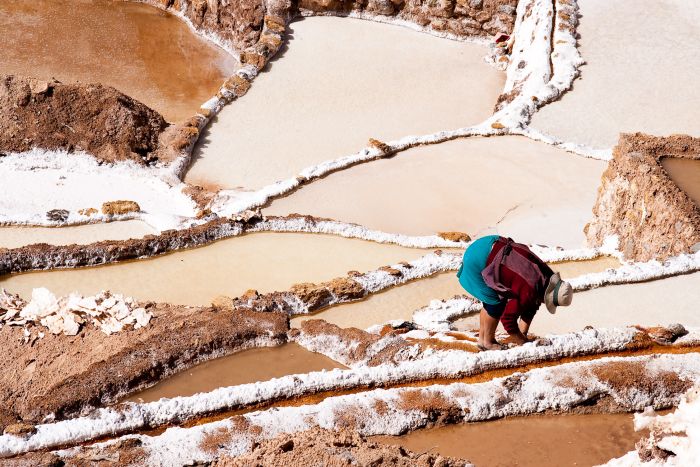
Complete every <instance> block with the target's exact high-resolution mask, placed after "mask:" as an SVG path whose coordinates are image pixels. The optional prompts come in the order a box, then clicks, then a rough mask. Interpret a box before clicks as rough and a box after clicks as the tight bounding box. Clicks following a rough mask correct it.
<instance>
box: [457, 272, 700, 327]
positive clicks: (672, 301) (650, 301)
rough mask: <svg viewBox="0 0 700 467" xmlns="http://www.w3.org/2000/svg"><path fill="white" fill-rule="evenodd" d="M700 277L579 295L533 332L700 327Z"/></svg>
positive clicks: (470, 321) (542, 314)
mask: <svg viewBox="0 0 700 467" xmlns="http://www.w3.org/2000/svg"><path fill="white" fill-rule="evenodd" d="M698 284H700V273H697V272H696V273H693V274H688V275H685V276H677V277H671V278H668V279H661V280H657V281H653V282H642V283H639V284H627V285H617V286H608V287H602V288H599V289H593V290H588V291H586V292H578V293H576V294H574V300H573V303H572V304H571V306H569V307H559V309H558V310H557V313H556V314H554V315H552V314H549V313H548V312H547V310H546V309H545V308H544V307H541V308H540V310H539V312H538V313H537V315H536V316H535V319H534V320H533V322H532V327H531V328H530V329H531V330H532V332H533V333H534V334H537V335H544V334H549V333H553V334H561V333H565V332H571V331H580V330H581V329H583V328H584V327H586V326H593V327H595V328H611V327H624V326H631V325H635V324H639V325H642V326H655V325H658V324H661V325H669V324H672V323H681V324H683V325H685V326H700V313H698V303H700V287H698ZM456 324H457V327H458V329H474V328H478V317H476V316H470V317H467V318H465V319H462V320H460V321H459V322H458V323H456Z"/></svg>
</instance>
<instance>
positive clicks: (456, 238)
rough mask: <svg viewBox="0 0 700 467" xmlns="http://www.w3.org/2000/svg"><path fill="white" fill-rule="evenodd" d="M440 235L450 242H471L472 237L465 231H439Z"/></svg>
mask: <svg viewBox="0 0 700 467" xmlns="http://www.w3.org/2000/svg"><path fill="white" fill-rule="evenodd" d="M438 237H440V238H443V239H445V240H447V241H450V242H463V243H466V242H469V241H471V239H472V238H471V237H470V236H469V235H468V234H466V233H464V232H438Z"/></svg>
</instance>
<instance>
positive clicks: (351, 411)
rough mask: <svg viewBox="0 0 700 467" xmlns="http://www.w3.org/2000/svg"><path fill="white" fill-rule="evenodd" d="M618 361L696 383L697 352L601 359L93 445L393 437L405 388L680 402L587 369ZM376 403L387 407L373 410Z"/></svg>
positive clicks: (417, 412) (514, 402)
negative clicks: (245, 426) (351, 423)
mask: <svg viewBox="0 0 700 467" xmlns="http://www.w3.org/2000/svg"><path fill="white" fill-rule="evenodd" d="M622 362H627V363H632V364H642V365H644V366H645V367H646V368H645V371H646V374H647V375H648V376H649V377H650V378H651V379H654V378H655V377H656V375H657V374H661V373H662V372H668V371H670V372H673V373H675V374H677V375H679V377H680V378H681V379H683V380H687V381H690V382H692V383H696V382H698V381H700V355H698V354H684V355H672V354H666V355H657V356H642V357H627V358H602V359H599V360H596V361H587V362H576V363H569V364H563V365H559V366H557V367H551V368H538V369H534V370H531V371H528V372H526V373H516V374H514V375H511V376H509V377H506V378H497V379H494V380H491V381H488V382H485V383H478V384H465V383H453V384H449V385H434V386H428V387H424V388H397V389H388V390H384V389H375V390H372V391H366V392H362V393H359V394H351V395H346V396H337V397H329V398H327V399H325V400H323V401H322V402H320V403H318V404H315V405H304V406H300V407H280V408H273V409H269V410H265V411H259V412H253V413H249V414H246V415H243V417H244V418H245V420H246V421H247V422H248V423H249V424H250V426H256V427H260V428H261V430H260V434H259V435H253V434H252V433H251V432H250V431H243V432H237V431H236V428H235V426H234V423H233V421H232V419H225V420H221V421H217V422H213V423H207V424H203V425H198V426H194V427H191V428H179V427H174V428H169V429H167V430H166V431H165V432H164V433H163V434H161V435H158V436H146V435H128V436H125V437H123V438H119V439H116V440H112V441H108V442H106V443H99V444H97V445H96V446H97V447H98V448H99V447H105V446H108V445H109V444H112V443H115V442H119V441H121V440H123V439H127V438H136V439H139V440H140V441H141V442H142V447H143V448H144V449H145V450H146V451H147V453H148V455H149V458H148V461H147V463H148V465H184V464H191V463H194V462H209V461H213V460H214V459H215V458H216V457H217V456H219V455H221V454H227V455H232V456H236V455H241V454H243V453H245V452H247V451H249V450H250V449H251V446H252V443H253V442H254V441H257V442H259V441H260V440H262V439H269V438H273V437H275V436H278V435H280V434H282V433H296V432H300V431H305V430H309V429H311V428H314V427H321V428H325V429H339V428H341V427H342V426H344V424H345V423H347V420H348V417H350V418H351V419H354V420H356V422H357V423H356V428H357V430H358V431H359V432H360V433H362V434H363V435H380V434H381V435H398V434H402V433H405V432H406V431H411V430H415V429H417V428H421V427H423V426H425V425H426V423H427V422H428V420H427V416H426V414H425V413H424V412H423V411H422V410H421V409H419V408H410V406H409V407H407V406H406V405H404V404H403V403H402V399H401V395H402V394H405V393H408V392H411V391H420V392H422V393H423V394H424V395H425V396H432V397H440V398H442V399H444V400H445V401H446V402H447V403H449V404H453V405H454V406H456V407H458V408H459V411H460V414H461V417H462V420H463V421H464V422H474V421H483V420H489V419H493V418H498V417H506V416H514V415H525V414H530V413H537V412H543V411H545V410H558V411H567V410H570V409H571V408H573V407H575V406H577V405H580V404H582V403H584V402H585V401H588V400H591V399H593V398H595V397H601V396H609V397H610V398H611V399H612V400H613V401H614V402H615V403H616V404H618V405H619V406H620V407H622V408H624V409H625V410H630V411H632V410H643V409H644V408H645V407H648V406H652V407H657V408H658V407H668V406H671V405H674V404H676V403H678V400H679V396H678V395H677V394H674V393H673V391H672V390H670V389H666V388H663V387H661V388H659V387H657V388H655V390H654V392H655V394H654V393H650V392H648V390H647V389H644V388H642V387H633V388H624V387H622V388H618V387H615V386H612V385H610V384H609V383H608V382H607V381H605V380H604V379H600V378H598V377H597V376H596V375H595V373H594V372H593V371H592V370H594V369H596V368H601V367H604V366H605V365H606V364H609V363H622ZM378 405H381V406H383V407H385V408H386V410H382V411H381V412H382V413H378V411H377V406H378ZM239 426H240V425H239ZM221 429H224V430H232V431H233V434H232V437H231V439H230V440H229V441H228V442H224V444H223V445H222V447H221V449H220V450H219V452H215V453H212V452H206V451H204V450H203V449H202V447H201V445H200V443H201V442H202V440H203V439H204V437H205V436H206V435H208V434H214V433H216V432H217V431H219V430H221ZM36 436H37V435H34V437H36ZM30 439H31V438H30ZM2 441H4V440H2ZM79 449H80V448H75V449H72V450H64V451H60V452H59V454H60V455H62V456H64V457H66V458H69V457H71V456H73V455H75V454H76V453H77V452H79Z"/></svg>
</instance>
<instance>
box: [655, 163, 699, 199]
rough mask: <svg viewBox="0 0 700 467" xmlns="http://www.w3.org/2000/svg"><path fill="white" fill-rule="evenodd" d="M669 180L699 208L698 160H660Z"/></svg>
mask: <svg viewBox="0 0 700 467" xmlns="http://www.w3.org/2000/svg"><path fill="white" fill-rule="evenodd" d="M661 165H663V167H664V169H666V172H668V174H669V176H670V177H671V180H673V181H674V182H676V185H678V187H679V188H680V189H681V190H683V191H685V192H686V193H687V194H688V196H690V199H692V200H693V201H694V202H695V204H697V205H698V206H700V160H692V159H676V158H671V157H669V158H664V159H662V160H661Z"/></svg>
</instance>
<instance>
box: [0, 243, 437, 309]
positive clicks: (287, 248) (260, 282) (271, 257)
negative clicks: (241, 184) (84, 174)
mask: <svg viewBox="0 0 700 467" xmlns="http://www.w3.org/2000/svg"><path fill="white" fill-rule="evenodd" d="M427 253H428V251H426V250H419V249H413V248H404V247H400V246H396V245H386V244H379V243H373V242H367V241H364V240H357V239H347V238H342V237H336V236H330V235H314V234H299V233H255V234H248V235H243V236H240V237H234V238H229V239H225V240H221V241H218V242H215V243H212V244H210V245H207V246H204V247H200V248H195V249H191V250H183V251H179V252H174V253H171V254H168V255H164V256H158V257H154V258H151V259H144V260H138V261H130V262H125V263H117V264H114V265H108V266H100V267H94V268H79V269H61V270H53V271H39V272H31V273H26V274H19V275H14V276H8V277H6V278H4V279H2V280H0V287H5V288H6V289H7V290H9V291H12V292H14V293H19V294H21V295H22V296H24V297H29V296H30V295H31V291H32V288H34V287H46V288H48V289H49V290H51V291H52V292H54V293H55V294H57V295H65V294H68V293H70V292H73V291H77V292H80V293H82V294H84V295H88V294H94V293H97V292H99V291H100V290H105V289H108V290H111V291H112V292H115V293H122V294H125V295H129V296H132V297H134V298H136V299H140V300H153V301H157V302H167V303H175V304H182V305H207V304H209V303H211V300H212V299H213V298H214V297H216V296H217V295H228V296H231V297H235V296H239V295H241V294H243V293H244V292H245V291H246V290H248V289H256V290H258V291H259V292H272V291H275V290H279V291H281V290H288V289H289V288H290V287H291V286H292V285H293V284H295V283H299V282H322V281H325V280H330V279H333V278H335V277H343V276H345V275H346V274H347V272H348V271H351V270H357V271H363V272H364V271H370V270H374V269H377V268H379V267H381V266H384V265H387V264H396V263H398V262H400V261H403V260H409V261H410V260H413V259H416V258H419V257H421V256H423V255H425V254H427Z"/></svg>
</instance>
